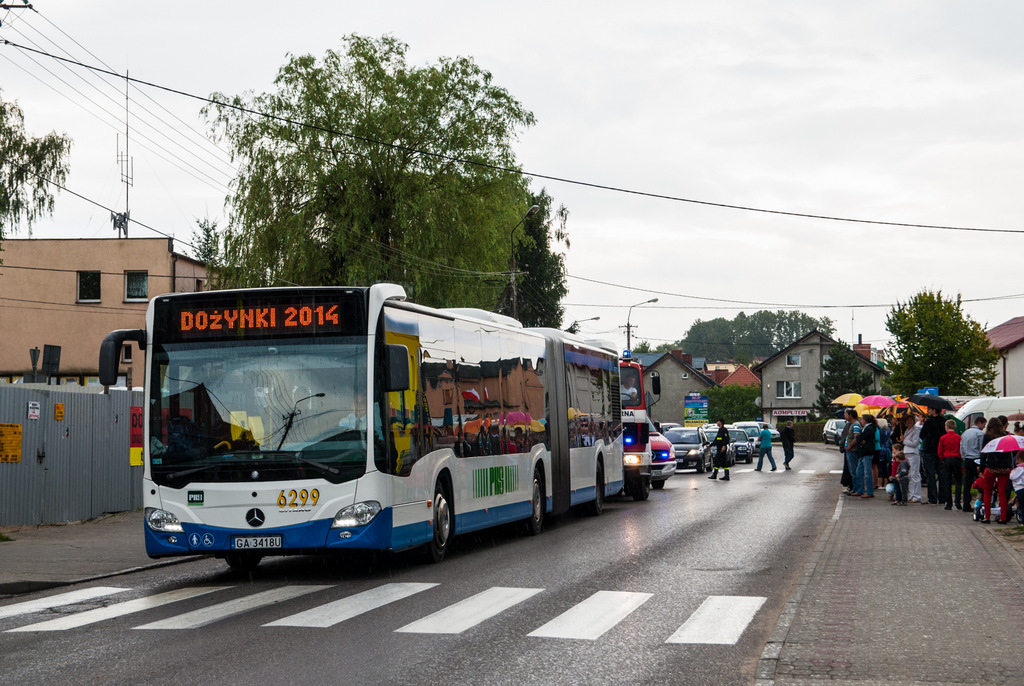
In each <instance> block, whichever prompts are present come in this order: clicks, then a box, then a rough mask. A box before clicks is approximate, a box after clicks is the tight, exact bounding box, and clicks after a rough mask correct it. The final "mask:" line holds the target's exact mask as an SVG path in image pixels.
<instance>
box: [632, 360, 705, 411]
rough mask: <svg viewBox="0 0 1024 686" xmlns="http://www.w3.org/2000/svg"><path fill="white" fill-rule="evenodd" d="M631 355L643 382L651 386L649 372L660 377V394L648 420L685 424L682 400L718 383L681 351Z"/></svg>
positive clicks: (684, 409)
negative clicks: (643, 379)
mask: <svg viewBox="0 0 1024 686" xmlns="http://www.w3.org/2000/svg"><path fill="white" fill-rule="evenodd" d="M633 358H634V359H635V360H637V361H638V362H640V364H641V365H643V368H644V377H646V378H645V381H644V383H646V384H648V386H647V387H648V388H650V381H649V379H650V376H651V374H657V375H658V376H659V377H660V378H661V395H660V396H658V398H657V401H658V402H657V403H656V404H655V405H654V407H653V408H651V419H652V420H653V421H656V422H678V423H680V424H683V423H684V421H683V420H684V417H685V413H686V406H685V400H686V398H687V396H689V395H691V394H694V393H696V394H699V395H704V394H705V393H706V392H707V389H708V388H711V387H713V386H717V385H718V384H716V383H715V382H714V381H713V380H711V379H710V378H708V377H707V376H706V375H705V374H703V373H701V372H700V371H698V370H697V368H696V367H694V366H693V358H692V357H691V356H690V355H688V354H686V353H684V352H683V351H682V350H672V351H670V352H667V353H639V354H634V355H633Z"/></svg>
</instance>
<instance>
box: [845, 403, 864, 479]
mask: <svg viewBox="0 0 1024 686" xmlns="http://www.w3.org/2000/svg"><path fill="white" fill-rule="evenodd" d="M846 426H847V427H848V428H849V429H850V432H849V433H848V434H846V442H845V443H844V444H843V450H844V451H845V454H846V467H847V469H849V470H850V489H849V490H848V491H843V493H844V495H861V494H862V493H863V492H864V490H863V489H864V479H863V478H862V477H861V475H860V460H859V459H857V447H856V446H857V437H858V436H859V435H860V422H858V421H857V410H847V411H846Z"/></svg>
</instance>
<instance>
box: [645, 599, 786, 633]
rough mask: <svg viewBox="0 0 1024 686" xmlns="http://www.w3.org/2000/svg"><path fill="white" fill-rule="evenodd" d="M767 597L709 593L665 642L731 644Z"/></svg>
mask: <svg viewBox="0 0 1024 686" xmlns="http://www.w3.org/2000/svg"><path fill="white" fill-rule="evenodd" d="M765 600H767V598H759V597H755V596H736V595H732V596H729V595H713V596H708V598H707V599H706V600H705V601H704V602H703V603H701V606H700V607H698V608H697V611H696V612H694V613H693V614H692V615H690V618H689V619H687V620H686V622H685V623H684V624H683V625H682V626H681V627H679V629H678V630H677V631H676V632H675V633H674V634H672V635H671V636H669V638H668V640H667V641H665V643H713V644H721V645H734V644H735V643H736V641H738V640H739V639H740V636H742V635H743V632H744V630H745V629H746V628H747V625H748V624H750V621H751V620H752V619H753V618H754V615H756V614H757V611H758V610H759V609H760V608H761V606H762V605H763V604H764V601H765Z"/></svg>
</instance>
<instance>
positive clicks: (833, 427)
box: [821, 419, 846, 445]
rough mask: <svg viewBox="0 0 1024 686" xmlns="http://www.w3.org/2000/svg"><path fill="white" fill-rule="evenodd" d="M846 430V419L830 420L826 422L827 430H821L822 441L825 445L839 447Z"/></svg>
mask: <svg viewBox="0 0 1024 686" xmlns="http://www.w3.org/2000/svg"><path fill="white" fill-rule="evenodd" d="M845 428H846V420H845V419H830V420H828V421H827V422H825V428H824V429H822V430H821V440H823V441H824V442H825V445H828V444H829V443H835V444H836V445H839V437H840V436H842V435H843V429H845Z"/></svg>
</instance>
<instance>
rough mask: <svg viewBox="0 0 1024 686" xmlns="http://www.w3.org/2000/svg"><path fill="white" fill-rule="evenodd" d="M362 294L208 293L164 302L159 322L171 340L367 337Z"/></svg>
mask: <svg viewBox="0 0 1024 686" xmlns="http://www.w3.org/2000/svg"><path fill="white" fill-rule="evenodd" d="M362 296H363V294H362V293H361V292H359V291H356V292H352V291H350V290H345V291H341V290H338V291H328V292H323V291H313V292H308V291H307V292H299V293H296V292H294V291H292V292H290V293H273V292H271V293H267V292H253V293H251V294H247V297H243V298H239V297H237V295H236V296H235V297H232V298H225V297H223V296H219V297H218V296H217V295H216V294H215V293H210V294H205V293H204V294H202V295H196V296H195V297H192V296H180V297H173V298H166V299H161V300H158V301H157V308H158V311H157V317H156V321H157V325H158V328H160V329H162V331H161V339H162V340H168V341H171V340H180V341H185V340H195V339H222V340H226V339H234V340H238V339H248V338H276V337H281V336H285V337H290V336H308V335H322V334H341V335H365V334H366V329H365V326H366V323H365V322H366V313H365V304H364V300H363V297H362Z"/></svg>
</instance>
